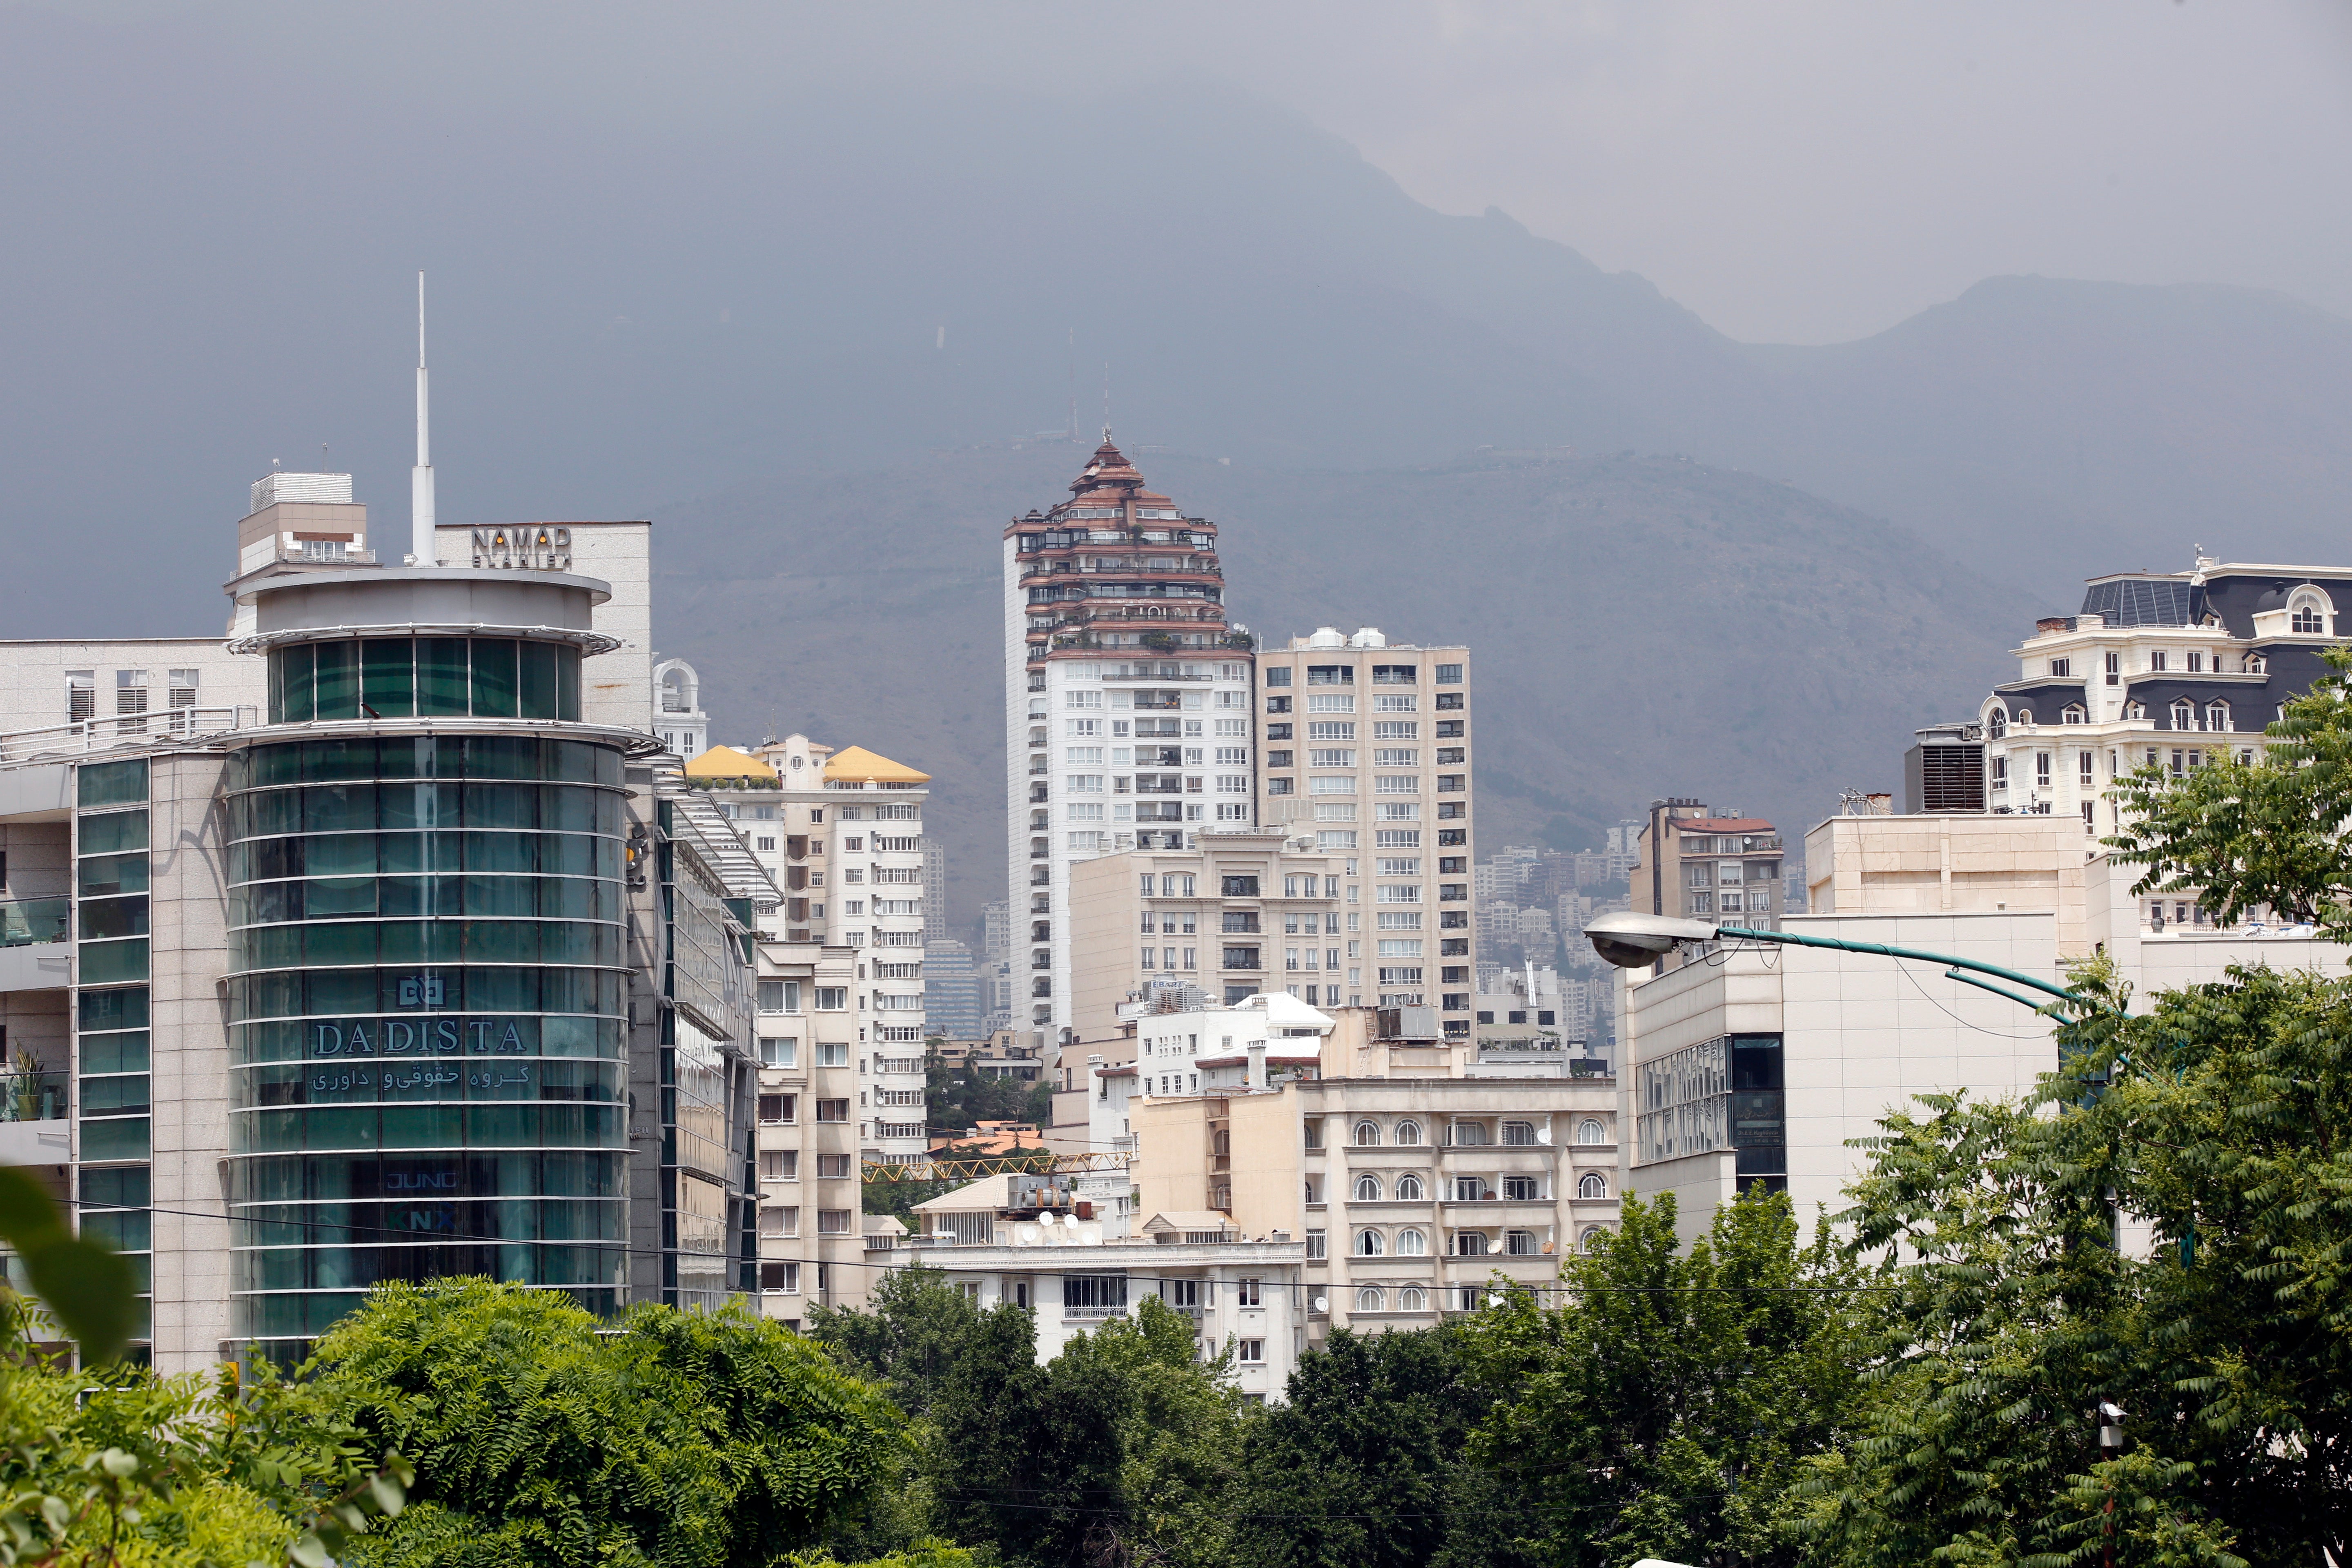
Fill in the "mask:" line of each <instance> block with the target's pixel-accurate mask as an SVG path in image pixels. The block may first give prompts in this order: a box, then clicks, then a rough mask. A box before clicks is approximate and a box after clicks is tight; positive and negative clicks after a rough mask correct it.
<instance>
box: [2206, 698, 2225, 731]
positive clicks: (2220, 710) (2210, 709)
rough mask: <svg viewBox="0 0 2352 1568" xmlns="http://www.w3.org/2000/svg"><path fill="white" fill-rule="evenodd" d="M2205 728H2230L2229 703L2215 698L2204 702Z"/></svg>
mask: <svg viewBox="0 0 2352 1568" xmlns="http://www.w3.org/2000/svg"><path fill="white" fill-rule="evenodd" d="M2205 728H2207V729H2208V730H2227V729H2229V728H2231V724H2230V705H2229V704H2228V703H2227V702H2223V701H2221V700H2220V699H2218V698H2217V699H2215V700H2213V701H2210V702H2208V703H2207V704H2205Z"/></svg>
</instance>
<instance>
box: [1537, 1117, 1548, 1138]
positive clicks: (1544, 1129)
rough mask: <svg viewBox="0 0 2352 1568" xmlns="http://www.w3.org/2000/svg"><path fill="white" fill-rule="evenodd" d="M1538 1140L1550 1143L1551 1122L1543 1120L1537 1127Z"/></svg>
mask: <svg viewBox="0 0 2352 1568" xmlns="http://www.w3.org/2000/svg"><path fill="white" fill-rule="evenodd" d="M1536 1142H1538V1143H1549V1142H1551V1123H1550V1122H1549V1121H1546V1122H1543V1123H1542V1124H1540V1125H1539V1126H1538V1127H1537V1128H1536Z"/></svg>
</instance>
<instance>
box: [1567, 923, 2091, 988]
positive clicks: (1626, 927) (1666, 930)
mask: <svg viewBox="0 0 2352 1568" xmlns="http://www.w3.org/2000/svg"><path fill="white" fill-rule="evenodd" d="M1584 934H1585V935H1586V936H1587V937H1588V938H1590V939H1591V942H1592V951H1593V952H1597V953H1599V954H1600V955H1601V957H1602V958H1604V959H1606V960H1608V961H1609V962H1610V963H1613V964H1615V965H1616V966H1617V967H1618V968H1620V969H1639V968H1641V967H1642V966H1643V964H1648V963H1656V962H1658V960H1660V959H1662V958H1664V956H1665V955H1666V954H1667V953H1669V952H1673V951H1674V950H1675V948H1677V947H1680V946H1682V945H1683V944H1684V943H1685V942H1717V941H1721V940H1724V939H1729V940H1731V941H1735V942H1773V943H1777V944H1779V945H1781V946H1784V947H1828V948H1835V949H1836V950H1837V951H1839V952H1869V953H1876V954H1877V955H1878V956H1880V957H1882V958H1914V959H1918V960H1921V961H1923V962H1925V963H1940V964H1943V965H1945V969H1944V973H1945V975H1946V976H1947V977H1948V978H1949V979H1953V980H1957V981H1958V982H1959V983H1960V984H1963V985H1974V986H1977V987H1979V989H1981V990H1985V991H1990V992H1992V993H1994V994H1996V995H2000V996H2006V997H2008V998H2009V999H2010V1000H2011V1001H2012V1002H2016V1003H2021V1004H2022V1005H2025V1006H2028V1007H2032V1008H2033V1009H2034V1010H2036V1011H2037V1012H2038V1011H2040V1010H2041V1009H2042V1008H2043V1007H2046V1006H2048V1005H2049V1003H2047V1002H2039V1001H2036V1000H2035V999H2034V998H2032V997H2031V996H2026V995H2021V994H2019V993H2017V992H2015V991H2012V990H2011V989H2010V988H2009V986H2007V985H1997V984H1994V983H1993V982H1992V981H1990V980H1987V979H1983V978H1980V977H1981V976H1983V975H1997V976H1999V977H2000V979H2002V980H2006V981H2009V982H2011V983H2012V984H2018V985H2023V986H2026V987H2027V988H2029V989H2031V990H2034V991H2039V992H2041V993H2042V994H2043V995H2045V996H2049V997H2051V998H2053V1000H2056V1001H2060V1002H2064V1003H2067V1004H2069V1005H2072V1006H2074V1007H2075V1008H2078V1009H2080V1010H2081V1011H2083V1012H2084V1013H2089V1012H2091V1011H2093V1010H2095V1004H2094V1003H2091V1002H2088V1001H2085V1000H2084V998H2082V997H2080V996H2077V995H2076V994H2074V992H2072V991H2069V990H2067V989H2066V988H2065V987H2064V986H2063V985H2055V984H2052V983H2051V982H2049V981H2047V980H2042V979H2037V978H2036V977H2034V976H2033V975H2031V974H2027V973H2022V972H2021V971H2019V970H2015V969H2004V968H2002V967H2001V966H2000V964H1998V963H1978V962H1977V961H1976V960H1975V959H1973V958H1956V957H1954V956H1953V955H1952V954H1950V953H1948V952H1926V951H1924V950H1922V949H1919V948H1916V947H1891V946H1889V945H1887V944H1886V943H1885V942H1847V941H1844V940H1843V939H1842V938H1838V937H1832V936H1808V935H1804V934H1801V933H1800V932H1797V931H1749V930H1748V929H1746V928H1745V927H1741V926H1727V925H1717V924H1716V923H1715V922H1714V921H1694V920H1684V919H1681V918H1679V917H1677V916H1674V915H1645V914H1642V913H1639V912H1637V911H1634V910H1615V911H1613V912H1612V913H1610V914H1605V915H1602V916H1601V917H1599V918H1598V919H1596V920H1594V921H1591V922H1589V923H1588V924H1587V925H1586V926H1585V928H1584Z"/></svg>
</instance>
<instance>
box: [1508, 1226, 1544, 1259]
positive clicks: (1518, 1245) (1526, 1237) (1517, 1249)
mask: <svg viewBox="0 0 2352 1568" xmlns="http://www.w3.org/2000/svg"><path fill="white" fill-rule="evenodd" d="M1503 1250H1504V1251H1505V1252H1507V1253H1509V1254H1510V1255H1511V1256H1512V1257H1514V1258H1531V1257H1533V1256H1534V1255H1535V1253H1536V1250H1537V1248H1536V1233H1535V1232H1533V1231H1531V1230H1507V1231H1505V1232H1504V1233H1503Z"/></svg>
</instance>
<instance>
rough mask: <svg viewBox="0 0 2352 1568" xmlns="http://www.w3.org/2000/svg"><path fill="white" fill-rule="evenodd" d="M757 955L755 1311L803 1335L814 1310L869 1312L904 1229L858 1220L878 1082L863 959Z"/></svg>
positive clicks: (783, 949)
mask: <svg viewBox="0 0 2352 1568" xmlns="http://www.w3.org/2000/svg"><path fill="white" fill-rule="evenodd" d="M758 949H759V953H758V956H759V976H758V988H757V994H756V1004H755V1007H756V1010H755V1015H754V1018H753V1027H754V1030H755V1035H756V1038H757V1041H758V1048H759V1059H760V1067H759V1100H758V1117H759V1162H758V1169H757V1172H756V1180H757V1184H758V1192H759V1204H760V1207H759V1240H758V1248H759V1280H758V1283H759V1288H760V1310H761V1312H763V1313H764V1314H766V1315H767V1316H769V1317H772V1318H781V1319H782V1320H783V1321H785V1322H786V1323H788V1324H790V1325H791V1326H792V1327H793V1329H795V1330H797V1329H799V1328H800V1326H801V1324H802V1323H803V1321H804V1320H805V1318H806V1316H807V1311H808V1308H809V1305H810V1304H811V1303H815V1304H817V1305H820V1306H826V1307H854V1306H861V1305H863V1304H864V1303H865V1301H866V1298H867V1295H868V1293H869V1292H870V1291H871V1289H872V1288H873V1285H874V1281H875V1279H876V1278H877V1274H876V1271H875V1270H873V1269H871V1268H867V1267H866V1262H867V1258H868V1254H869V1250H873V1249H876V1248H877V1247H880V1248H885V1249H887V1247H888V1245H889V1239H890V1235H891V1233H892V1232H893V1231H895V1229H896V1228H897V1222H896V1221H895V1220H891V1221H887V1225H886V1224H885V1223H884V1216H879V1215H876V1216H870V1217H869V1216H867V1215H865V1214H864V1212H863V1210H864V1206H865V1205H864V1201H863V1196H862V1194H863V1191H864V1188H863V1184H862V1183H861V1180H860V1171H859V1167H860V1166H861V1165H862V1164H863V1163H865V1162H864V1160H863V1159H862V1158H861V1155H862V1153H863V1148H862V1145H863V1144H864V1143H866V1142H867V1140H866V1137H865V1134H866V1131H867V1129H868V1126H869V1124H870V1121H871V1118H872V1116H873V1114H874V1112H873V1111H872V1110H871V1109H870V1108H867V1107H865V1106H864V1105H862V1104H861V1101H862V1100H864V1099H865V1097H866V1095H867V1094H869V1093H871V1092H872V1087H871V1086H872V1083H873V1081H874V1078H875V1075H873V1074H871V1073H870V1072H869V1071H868V1070H867V1069H868V1068H869V1066H870V1065H871V1063H870V1058H871V1057H872V1055H873V1047H872V1046H871V1045H870V1044H868V1043H866V1042H864V1041H861V1040H860V1039H859V1038H858V1036H859V1033H860V1032H861V1026H860V1017H861V1016H860V1014H859V1013H858V1012H857V1011H856V1009H854V1008H853V1007H852V1006H851V1005H850V998H851V996H852V995H853V994H856V992H857V991H858V990H859V989H860V986H859V984H858V982H859V978H860V977H859V974H858V966H859V962H860V959H861V957H862V955H861V954H860V952H858V950H856V949H855V948H848V947H833V946H827V945H825V944H824V943H821V942H792V941H788V940H785V939H782V938H778V937H773V936H763V937H761V939H760V941H759V943H758ZM917 1059H918V1062H919V1057H918V1058H917ZM869 1238H870V1239H869Z"/></svg>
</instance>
